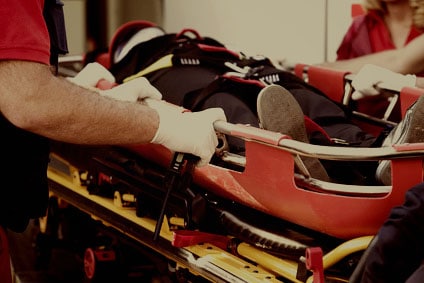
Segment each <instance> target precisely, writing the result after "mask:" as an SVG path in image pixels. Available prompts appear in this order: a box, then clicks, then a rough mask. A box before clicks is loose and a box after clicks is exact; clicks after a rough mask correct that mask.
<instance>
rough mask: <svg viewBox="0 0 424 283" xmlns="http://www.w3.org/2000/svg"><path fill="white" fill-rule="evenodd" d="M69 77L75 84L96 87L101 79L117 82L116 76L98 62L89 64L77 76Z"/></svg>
mask: <svg viewBox="0 0 424 283" xmlns="http://www.w3.org/2000/svg"><path fill="white" fill-rule="evenodd" d="M68 79H69V80H70V81H71V82H73V83H74V84H77V85H79V86H82V87H86V88H90V87H93V88H94V87H96V85H97V83H98V82H99V81H100V80H106V81H108V82H111V83H114V82H115V77H114V76H113V75H112V73H111V72H109V70H108V69H106V68H105V67H103V66H102V65H101V64H99V63H97V62H94V63H89V64H87V65H86V66H85V67H84V68H83V69H82V70H81V71H80V72H79V73H78V74H76V76H75V77H73V78H68Z"/></svg>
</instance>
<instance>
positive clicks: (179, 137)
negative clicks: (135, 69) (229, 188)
mask: <svg viewBox="0 0 424 283" xmlns="http://www.w3.org/2000/svg"><path fill="white" fill-rule="evenodd" d="M0 94H1V95H0V109H1V112H2V114H3V115H4V116H5V117H6V118H7V119H8V120H9V121H10V122H12V123H13V124H14V125H15V126H17V127H19V128H22V129H25V130H28V131H31V132H34V133H37V134H40V135H43V136H46V137H48V138H51V139H54V140H59V141H64V142H70V143H77V144H142V143H148V142H151V141H152V140H153V139H154V138H158V137H157V136H158V135H159V136H160V138H161V140H162V141H164V142H158V143H160V144H163V145H164V146H167V147H169V148H170V149H171V150H174V151H181V152H188V153H192V154H194V155H197V156H200V157H202V158H203V161H206V162H208V161H209V159H210V157H211V156H212V154H213V152H214V150H215V147H216V144H217V138H216V134H215V131H214V129H213V125H212V123H213V122H214V121H215V120H222V119H225V116H224V115H223V112H222V109H217V110H221V112H216V113H214V114H213V115H208V116H207V117H204V116H201V117H197V119H196V118H194V119H193V118H192V119H187V118H186V116H184V115H180V116H184V119H183V120H184V121H183V122H184V123H185V124H183V125H178V124H177V123H178V122H180V121H181V118H180V116H177V115H176V113H173V114H174V116H175V117H172V118H174V120H175V123H176V125H174V128H175V127H177V128H182V129H184V128H189V129H190V128H191V131H194V132H199V133H200V134H198V135H197V136H196V137H195V138H193V137H192V136H187V135H184V133H183V132H182V133H181V134H178V133H177V134H176V133H175V131H174V132H172V133H173V135H171V136H169V135H170V134H168V133H167V131H166V129H167V128H169V127H170V126H172V125H169V121H170V120H171V122H172V121H173V120H172V119H169V118H167V119H165V118H164V121H165V122H166V121H167V122H168V125H166V124H165V125H162V124H163V123H160V122H161V120H162V119H161V117H160V115H161V113H159V111H155V110H154V109H152V108H149V107H147V106H144V105H142V104H138V103H129V102H122V101H116V100H113V99H110V98H106V97H102V96H100V95H98V94H97V93H95V92H92V91H89V90H87V89H85V88H82V87H79V86H77V85H75V84H73V83H71V82H69V81H68V80H66V79H63V78H58V77H55V76H53V75H52V74H51V73H50V70H49V67H48V66H46V65H43V64H39V63H32V62H24V61H1V62H0ZM162 115H163V113H162ZM165 122H164V123H165ZM163 127H165V129H164V130H162V131H160V128H163Z"/></svg>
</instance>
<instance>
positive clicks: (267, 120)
mask: <svg viewBox="0 0 424 283" xmlns="http://www.w3.org/2000/svg"><path fill="white" fill-rule="evenodd" d="M282 110H283V111H285V112H286V113H282ZM257 112H258V118H259V125H260V127H261V128H263V129H265V130H268V131H273V132H279V133H281V134H285V135H288V136H290V137H291V138H293V139H294V140H297V141H301V142H304V143H309V139H308V135H307V133H306V128H305V123H304V114H303V112H302V109H301V108H300V106H299V104H298V103H297V101H296V99H295V98H294V97H293V95H292V94H291V93H290V92H289V91H288V90H287V89H285V88H284V87H282V86H280V85H269V86H266V87H265V88H263V89H262V90H261V91H260V92H259V94H258V98H257ZM301 159H302V161H303V163H304V165H305V166H306V168H307V169H308V171H309V173H310V175H311V176H312V177H314V178H316V179H320V180H323V181H329V179H330V178H329V177H328V175H327V173H326V170H325V169H324V167H323V166H322V164H321V162H320V161H319V160H318V159H317V158H312V157H305V156H302V157H301Z"/></svg>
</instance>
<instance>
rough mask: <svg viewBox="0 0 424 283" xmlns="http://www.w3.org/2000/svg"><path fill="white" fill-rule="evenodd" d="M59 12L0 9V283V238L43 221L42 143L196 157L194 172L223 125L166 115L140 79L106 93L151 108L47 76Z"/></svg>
mask: <svg viewBox="0 0 424 283" xmlns="http://www.w3.org/2000/svg"><path fill="white" fill-rule="evenodd" d="M62 5H63V4H62V3H61V2H60V1H53V0H45V1H44V0H33V1H27V0H17V1H4V0H1V1H0V22H1V25H0V29H1V35H2V36H1V38H0V110H1V115H0V129H1V132H2V148H1V156H2V158H1V161H2V164H3V166H2V168H3V170H2V171H1V174H0V175H1V180H2V185H1V191H2V197H1V199H0V244H1V245H0V282H2V283H8V282H12V279H11V268H10V262H9V254H8V250H7V238H6V236H5V235H6V233H5V231H7V229H11V230H13V231H15V232H22V231H24V230H25V229H26V227H27V225H28V222H29V220H30V219H32V218H38V217H41V216H44V215H45V213H46V209H47V203H48V187H47V163H48V154H49V140H50V139H51V140H57V141H63V142H68V143H75V144H91V145H105V144H109V145H117V144H145V143H156V144H161V145H163V146H165V147H167V148H169V149H170V150H172V151H178V152H185V153H191V154H193V155H196V156H199V157H200V161H199V163H198V166H202V165H205V164H207V163H208V162H209V160H210V159H211V157H212V155H213V153H214V152H215V148H216V146H217V144H218V139H217V137H216V133H215V130H214V127H213V122H215V121H216V120H225V119H226V117H225V116H224V112H223V111H222V109H219V108H215V109H208V110H205V111H201V112H197V113H190V112H184V113H182V112H181V111H169V109H170V107H169V106H167V105H165V103H160V102H161V97H162V95H161V93H160V92H159V91H158V90H157V89H156V88H154V87H153V86H151V85H150V84H149V82H148V81H147V80H146V79H144V78H141V79H140V80H138V82H136V83H135V84H134V85H133V87H132V88H128V87H127V86H124V87H122V88H119V87H116V88H114V91H115V92H119V91H121V92H122V95H132V96H134V97H136V98H137V99H138V100H145V99H150V100H152V101H157V102H156V103H154V104H152V105H153V106H152V107H149V106H148V105H146V104H145V103H129V102H125V101H117V100H114V99H111V98H109V97H105V96H107V95H99V93H98V92H95V91H92V90H90V89H88V88H84V87H81V86H78V85H76V84H74V83H72V82H71V81H69V80H67V79H64V78H60V77H57V76H55V75H54V74H53V73H52V65H53V66H54V65H55V63H57V60H58V58H57V55H58V54H64V53H66V52H67V46H66V38H65V37H66V36H65V34H66V33H65V30H64V24H63V23H64V21H63V11H62V9H61V8H62V7H61V6H62ZM29 27H30V28H29ZM53 69H54V68H53ZM106 79H110V80H113V78H106ZM129 92H130V93H129ZM100 94H102V93H100Z"/></svg>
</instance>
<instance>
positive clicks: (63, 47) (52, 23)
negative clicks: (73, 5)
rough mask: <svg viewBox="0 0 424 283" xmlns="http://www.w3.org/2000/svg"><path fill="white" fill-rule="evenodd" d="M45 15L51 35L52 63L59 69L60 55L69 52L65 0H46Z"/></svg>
mask: <svg viewBox="0 0 424 283" xmlns="http://www.w3.org/2000/svg"><path fill="white" fill-rule="evenodd" d="M43 15H44V20H45V22H46V25H47V29H48V31H49V35H50V64H51V65H52V66H55V67H56V71H57V67H58V61H59V55H63V54H66V53H68V43H67V39H66V29H65V17H64V14H63V2H62V1H60V0H46V1H45V3H44V10H43Z"/></svg>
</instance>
